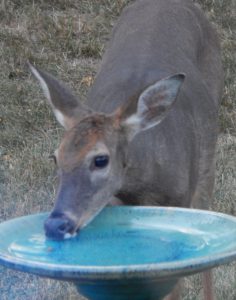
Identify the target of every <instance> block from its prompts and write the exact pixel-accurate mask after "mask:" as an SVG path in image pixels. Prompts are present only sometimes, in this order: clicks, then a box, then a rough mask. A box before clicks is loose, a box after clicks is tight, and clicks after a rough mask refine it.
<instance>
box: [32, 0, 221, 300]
mask: <svg viewBox="0 0 236 300" xmlns="http://www.w3.org/2000/svg"><path fill="white" fill-rule="evenodd" d="M30 69H31V71H32V73H33V75H34V76H35V77H36V79H37V80H38V81H39V83H40V85H41V87H42V90H43V92H44V94H45V96H46V98H47V100H48V102H49V104H50V106H51V108H52V110H53V112H54V115H55V117H56V119H57V120H58V122H59V123H60V124H61V125H62V126H63V127H64V128H65V133H64V136H63V138H62V141H61V143H60V145H59V148H58V149H57V150H56V151H55V155H54V158H55V161H56V164H57V168H58V170H59V173H58V174H59V175H58V176H59V187H58V190H57V195H56V199H55V205H54V208H53V210H52V212H51V213H50V215H49V217H48V219H47V220H46V221H45V224H44V227H45V233H46V236H47V237H48V238H53V239H65V238H71V237H73V236H74V235H75V234H76V233H77V232H79V230H80V229H81V228H82V227H83V226H85V225H86V224H87V223H88V222H89V221H90V220H92V218H94V216H96V215H97V214H98V213H99V212H100V211H101V210H102V209H103V208H104V207H105V206H107V205H144V206H146V205H148V206H174V207H175V206H177V207H186V208H198V209H209V207H210V204H211V199H212V196H213V188H214V171H215V147H216V141H217V133H218V109H219V105H220V98H221V93H222V65H221V54H220V45H219V40H218V36H217V33H216V30H215V29H214V28H213V26H212V25H211V24H210V22H209V21H208V19H207V18H206V16H205V15H204V13H203V12H202V11H201V9H200V8H199V7H198V6H196V5H195V4H194V3H192V1H189V0H137V1H135V2H133V3H132V4H130V5H129V6H127V7H126V8H125V9H124V10H123V12H122V14H121V16H120V18H119V20H118V21H117V24H116V26H115V27H114V29H113V31H112V35H111V39H110V41H109V43H108V46H107V49H106V51H105V54H104V56H103V58H102V62H101V66H100V69H99V70H98V73H97V75H96V77H95V80H94V83H93V85H92V87H91V89H90V91H89V92H88V96H87V101H86V103H82V102H80V101H79V99H78V98H77V97H76V96H75V95H74V93H73V92H71V90H70V89H69V88H68V87H66V86H65V85H64V84H63V83H62V82H60V81H58V80H57V79H56V78H55V77H54V76H52V75H50V74H49V73H47V72H45V71H42V70H40V69H39V68H37V67H35V66H33V65H32V64H30ZM209 272H210V271H209ZM209 272H208V271H207V272H206V273H205V275H203V277H204V280H203V281H204V293H205V300H212V299H214V295H213V294H214V293H213V288H212V284H211V276H210V273H209ZM176 290H177V289H176ZM176 290H175V291H174V292H173V293H172V294H171V295H167V298H166V299H178V296H177V293H176Z"/></svg>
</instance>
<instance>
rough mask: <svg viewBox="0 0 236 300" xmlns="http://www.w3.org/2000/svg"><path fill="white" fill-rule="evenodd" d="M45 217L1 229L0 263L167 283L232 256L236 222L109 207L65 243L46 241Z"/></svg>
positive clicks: (49, 272) (71, 275)
mask: <svg viewBox="0 0 236 300" xmlns="http://www.w3.org/2000/svg"><path fill="white" fill-rule="evenodd" d="M47 215H48V214H47V213H44V214H37V215H31V216H26V217H21V218H17V219H13V220H11V221H7V222H4V223H2V224H0V240H1V244H0V263H1V264H3V265H5V266H7V267H11V268H14V269H17V270H21V271H26V272H32V273H35V274H38V275H42V276H48V277H54V278H59V279H79V278H80V279H88V278H90V279H96V278H97V279H108V278H109V279H114V278H146V277H155V278H156V277H159V278H167V277H168V278H170V277H175V278H176V277H179V276H183V275H188V274H192V273H194V272H198V271H201V270H202V269H205V268H208V267H213V266H215V265H218V264H221V263H225V262H228V261H230V260H232V259H234V258H235V257H236V218H233V217H230V216H226V215H223V214H217V213H213V212H206V211H200V210H190V209H180V208H154V207H127V206H126V207H125V206H123V207H108V208H105V209H104V210H103V211H102V213H101V214H99V215H98V216H97V217H96V218H95V219H94V220H93V221H92V223H90V224H89V225H88V226H87V227H85V228H83V229H82V230H81V231H80V232H79V234H78V235H77V236H76V237H75V238H72V239H70V240H64V241H53V240H48V239H46V238H45V235H44V231H43V222H44V220H45V219H46V217H47Z"/></svg>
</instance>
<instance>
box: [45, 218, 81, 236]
mask: <svg viewBox="0 0 236 300" xmlns="http://www.w3.org/2000/svg"><path fill="white" fill-rule="evenodd" d="M44 230H45V234H46V237H48V238H50V239H55V240H63V239H65V238H69V237H72V236H73V233H74V231H75V224H74V222H73V221H71V220H70V219H68V218H67V217H65V216H62V217H52V216H49V218H48V219H47V220H46V221H45V223H44Z"/></svg>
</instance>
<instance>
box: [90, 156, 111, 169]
mask: <svg viewBox="0 0 236 300" xmlns="http://www.w3.org/2000/svg"><path fill="white" fill-rule="evenodd" d="M108 163H109V156H108V155H99V156H96V157H95V158H94V166H95V167H96V168H98V169H102V168H105V167H106V166H107V165H108Z"/></svg>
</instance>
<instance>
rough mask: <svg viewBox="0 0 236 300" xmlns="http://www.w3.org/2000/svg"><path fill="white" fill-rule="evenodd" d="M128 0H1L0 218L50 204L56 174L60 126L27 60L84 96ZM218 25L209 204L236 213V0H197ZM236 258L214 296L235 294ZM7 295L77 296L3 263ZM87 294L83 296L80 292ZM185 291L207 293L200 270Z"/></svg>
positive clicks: (191, 299)
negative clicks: (219, 63)
mask: <svg viewBox="0 0 236 300" xmlns="http://www.w3.org/2000/svg"><path fill="white" fill-rule="evenodd" d="M128 2H131V0H116V1H115V0H100V1H97V0H79V1H76V0H51V1H49V0H34V1H32V0H12V1H5V0H1V1H0V25H1V26H0V222H1V221H4V220H6V219H9V218H13V217H16V216H21V215H25V214H30V213H34V212H39V211H46V210H50V209H51V208H52V205H53V198H54V195H55V186H56V175H55V170H54V165H53V162H52V163H51V162H49V156H50V154H51V153H52V152H53V151H54V150H55V149H56V146H57V145H58V142H59V139H60V137H61V135H62V133H63V131H62V129H61V128H60V126H59V125H58V124H57V123H56V122H55V120H54V118H53V116H52V114H51V111H50V109H49V108H48V106H47V104H46V102H45V101H44V96H43V95H42V92H41V90H40V88H39V86H38V84H37V82H36V81H35V80H34V79H33V78H32V76H31V74H30V72H29V70H28V68H27V67H26V61H27V60H29V61H31V62H33V63H36V65H38V66H39V67H41V68H42V69H45V70H48V71H50V72H51V73H53V74H55V75H56V76H57V77H58V78H61V79H62V80H64V81H65V82H66V83H67V84H68V85H69V86H71V87H72V88H73V89H74V90H75V92H76V93H77V94H78V95H79V97H80V98H81V99H82V101H86V93H87V91H88V89H89V86H90V85H91V83H92V81H93V78H94V76H95V74H96V69H97V67H98V66H99V63H100V59H101V56H102V54H103V51H104V47H105V46H104V45H105V43H106V41H107V40H108V39H109V34H110V31H111V28H112V26H113V24H114V22H115V20H116V18H117V16H119V14H120V12H121V10H122V8H123V7H124V6H125V5H127V4H128ZM195 2H198V4H200V5H201V6H202V8H203V9H204V11H205V12H206V13H207V14H208V16H209V18H210V19H211V20H212V22H213V23H214V24H215V26H216V27H217V30H218V32H219V36H220V39H221V44H222V53H223V64H224V72H225V85H224V94H223V100H222V105H221V108H220V134H219V141H218V150H217V176H216V188H215V198H214V201H213V203H212V209H214V210H216V211H221V212H226V213H229V214H233V215H235V216H236V200H235V199H236V102H235V99H236V15H235V14H236V2H235V0H224V1H222V0H199V1H195ZM235 274H236V265H235V264H231V265H230V266H226V267H221V268H218V269H217V270H215V271H214V280H215V286H216V294H217V299H218V300H222V299H226V300H234V299H236V277H235ZM0 298H1V299H2V300H10V299H11V300H39V299H40V300H41V299H45V300H47V299H50V300H53V299H59V300H64V299H65V300H66V299H71V300H72V299H77V294H76V291H75V289H74V287H73V286H72V285H70V284H68V283H61V282H57V281H52V280H49V279H42V278H38V277H36V276H29V275H26V274H22V273H18V272H14V271H11V270H7V269H5V268H2V267H0ZM80 299H82V298H80ZM183 299H185V300H195V299H196V300H197V299H199V300H200V299H202V289H201V284H200V279H199V276H194V277H193V278H190V279H187V280H186V288H185V289H184V291H183Z"/></svg>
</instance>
